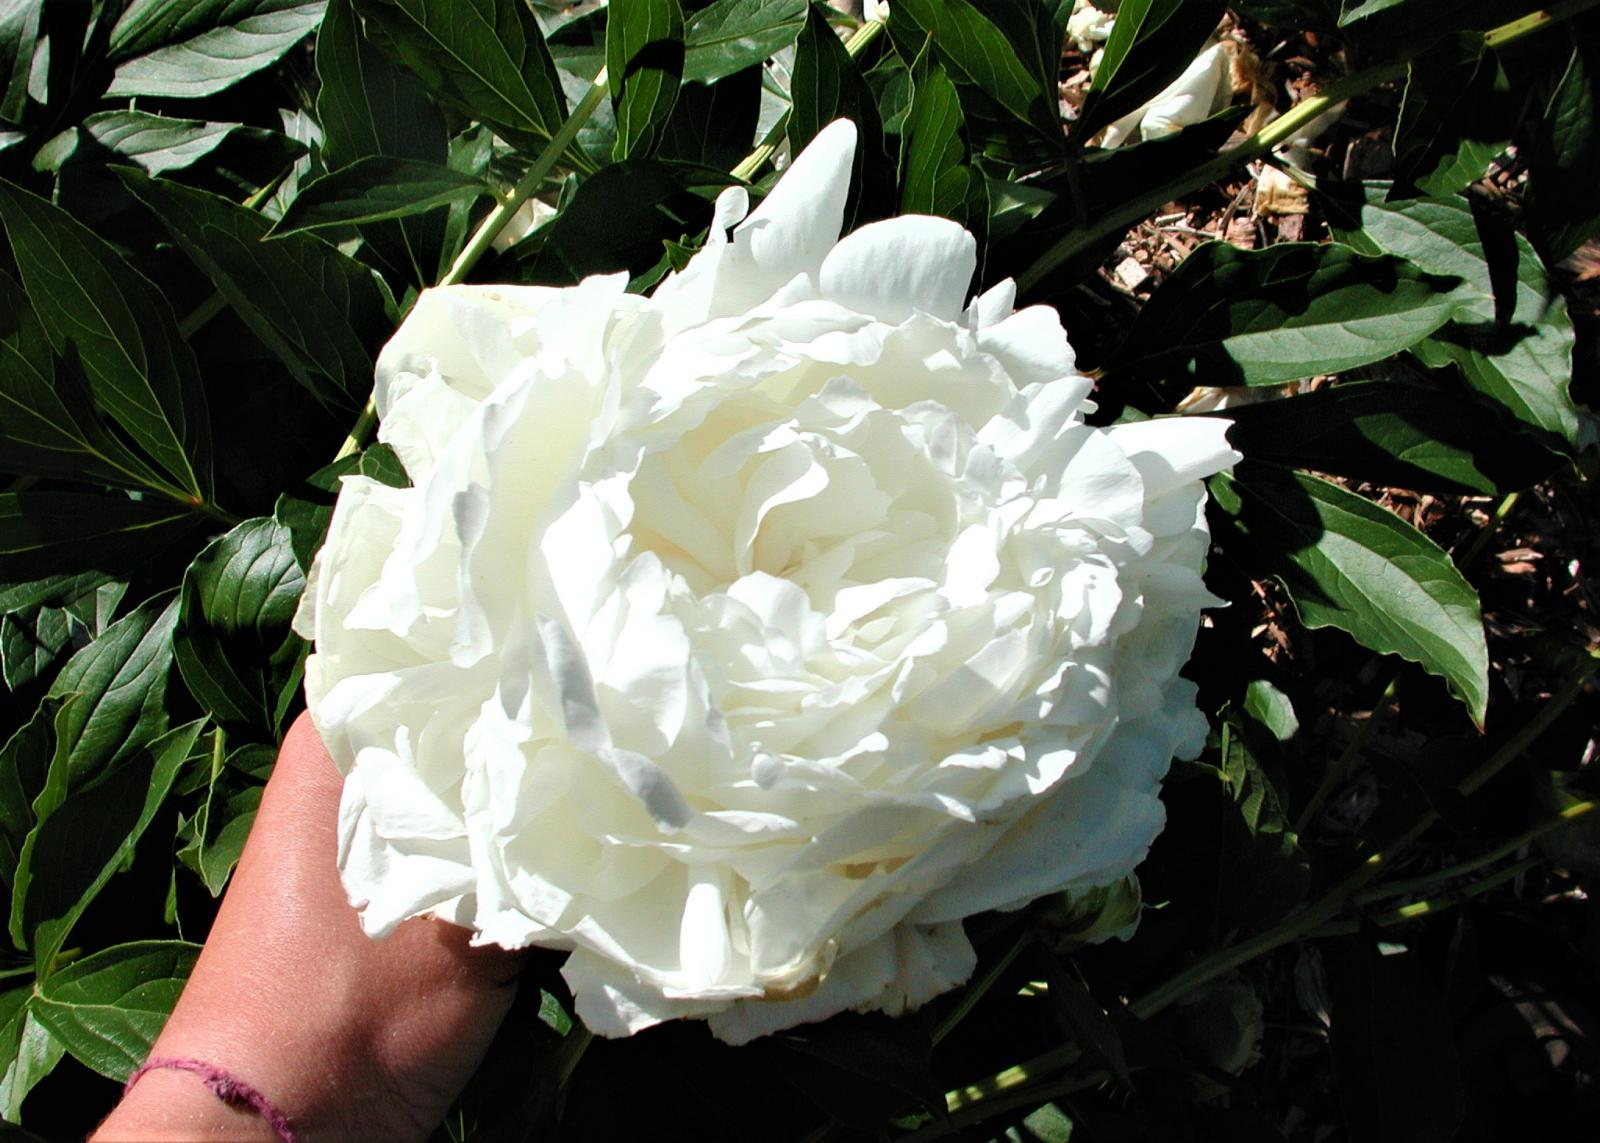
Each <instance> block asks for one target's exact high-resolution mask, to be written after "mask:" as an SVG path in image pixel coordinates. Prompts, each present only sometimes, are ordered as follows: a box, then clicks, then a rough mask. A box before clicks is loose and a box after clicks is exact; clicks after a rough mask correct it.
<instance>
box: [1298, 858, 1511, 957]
mask: <svg viewBox="0 0 1600 1143" xmlns="http://www.w3.org/2000/svg"><path fill="white" fill-rule="evenodd" d="M1539 864H1540V859H1539V858H1537V857H1530V858H1527V859H1525V860H1523V861H1519V862H1517V863H1516V864H1515V865H1508V866H1506V867H1505V868H1504V869H1500V870H1497V871H1495V872H1494V873H1491V874H1490V875H1489V876H1487V877H1484V878H1481V879H1480V880H1477V881H1474V882H1473V883H1472V884H1470V885H1463V886H1462V887H1461V888H1459V889H1456V890H1453V891H1452V892H1450V893H1447V894H1441V895H1440V896H1437V897H1429V898H1427V899H1426V900H1423V901H1413V902H1411V903H1410V904H1409V905H1402V906H1400V907H1399V908H1398V909H1390V910H1389V911H1388V912H1384V913H1372V914H1369V915H1368V916H1366V917H1364V918H1363V919H1362V920H1359V921H1358V920H1355V919H1353V918H1352V919H1350V920H1344V921H1332V922H1330V923H1328V924H1326V925H1323V926H1322V927H1321V928H1320V929H1317V930H1315V931H1314V932H1312V933H1310V934H1308V935H1309V936H1310V937H1312V938H1314V939H1321V938H1323V937H1347V936H1349V935H1351V934H1352V933H1359V932H1360V931H1361V929H1362V926H1363V925H1376V926H1377V927H1378V928H1381V929H1387V928H1391V927H1393V926H1395V925H1403V924H1405V923H1406V922H1407V921H1415V920H1419V919H1420V918H1422V917H1432V916H1435V915H1437V914H1439V913H1443V912H1444V911H1445V910H1447V909H1453V908H1455V907H1456V906H1457V905H1459V904H1461V903H1462V902H1463V901H1468V900H1471V899H1472V898H1473V897H1481V896H1483V894H1485V893H1487V892H1489V890H1491V889H1494V888H1496V887H1498V886H1500V885H1504V884H1505V883H1506V882H1507V881H1511V880H1514V879H1515V878H1518V877H1520V876H1522V875H1523V874H1524V873H1526V872H1528V870H1530V869H1533V868H1536V867H1537V866H1538V865H1539Z"/></svg>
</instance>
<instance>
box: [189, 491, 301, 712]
mask: <svg viewBox="0 0 1600 1143" xmlns="http://www.w3.org/2000/svg"><path fill="white" fill-rule="evenodd" d="M304 588H305V577H304V575H303V574H302V572H301V571H300V566H299V564H297V563H296V562H295V557H294V550H293V548H292V547H291V546H290V536H289V530H288V529H287V528H285V527H284V526H282V525H281V524H278V523H277V522H276V521H273V520H270V519H255V520H246V521H245V522H244V523H242V524H240V525H239V526H238V527H236V528H234V529H233V531H231V532H229V533H228V534H227V535H225V536H222V537H219V538H218V539H216V540H213V541H212V542H211V543H210V544H209V545H207V546H206V548H205V549H204V550H203V551H201V553H200V554H199V555H198V556H196V557H195V560H194V562H193V563H192V564H190V565H189V569H188V571H186V572H184V575H183V588H182V592H181V594H180V599H181V601H182V602H181V610H180V612H179V617H178V625H177V628H176V632H175V634H174V638H173V651H174V654H175V656H176V659H177V663H178V670H179V671H180V672H181V673H182V675H183V681H184V682H185V683H186V684H187V685H188V687H189V692H190V693H191V694H193V695H194V697H195V698H196V699H198V700H199V702H200V705H201V706H203V707H205V709H206V710H207V711H209V712H210V713H211V714H212V716H213V717H214V718H216V720H217V721H218V722H219V723H222V724H223V725H225V726H226V725H230V724H239V723H243V724H246V725H248V726H250V727H253V728H254V729H255V730H256V731H257V732H264V733H267V734H272V733H273V732H274V731H275V730H276V726H275V721H274V717H273V716H274V713H275V711H276V707H277V698H278V694H279V693H280V692H281V691H282V690H283V687H284V685H285V683H286V682H287V681H288V679H289V675H290V674H291V673H292V671H293V670H294V667H295V664H296V662H297V660H298V657H299V651H300V640H299V637H298V636H296V635H294V634H293V633H291V632H290V630H289V623H290V621H291V620H292V619H293V618H294V611H295V607H296V605H297V604H298V603H299V600H300V593H301V591H302V590H304Z"/></svg>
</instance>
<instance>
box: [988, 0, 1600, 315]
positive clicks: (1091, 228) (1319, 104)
mask: <svg viewBox="0 0 1600 1143" xmlns="http://www.w3.org/2000/svg"><path fill="white" fill-rule="evenodd" d="M1597 4H1600V0H1566V2H1564V3H1558V4H1552V5H1550V6H1549V7H1548V8H1546V9H1544V10H1542V11H1540V12H1535V13H1532V14H1531V15H1528V16H1524V17H1522V18H1521V19H1518V20H1513V21H1511V22H1510V23H1508V24H1502V25H1501V26H1500V27H1498V28H1494V29H1492V30H1491V31H1489V32H1486V33H1485V34H1484V43H1485V44H1487V45H1488V46H1490V47H1496V48H1498V47H1504V46H1505V45H1507V44H1510V43H1513V42H1515V41H1517V40H1519V39H1521V38H1523V37H1524V36H1527V35H1531V34H1533V33H1534V32H1538V31H1541V30H1543V29H1544V28H1547V27H1549V26H1550V25H1551V24H1552V23H1555V22H1556V21H1558V20H1565V19H1570V18H1571V17H1572V16H1575V15H1577V14H1578V13H1580V12H1583V11H1585V10H1587V9H1589V8H1593V7H1595V6H1596V5H1597ZM1409 67H1410V57H1405V58H1402V59H1397V60H1390V61H1388V62H1387V63H1381V64H1376V65H1374V66H1372V67H1369V68H1366V69H1364V70H1362V71H1358V72H1354V73H1352V74H1350V75H1347V76H1345V77H1344V78H1343V79H1340V80H1338V81H1337V82H1335V83H1334V84H1332V85H1331V86H1329V88H1328V89H1327V90H1326V91H1324V92H1321V93H1320V94H1318V95H1313V96H1310V97H1309V98H1306V99H1302V100H1301V101H1300V102H1299V103H1296V104H1295V105H1294V106H1293V107H1291V108H1289V110H1287V111H1285V112H1284V113H1283V114H1282V115H1280V116H1278V118H1276V119H1274V120H1273V121H1272V122H1271V123H1268V124H1267V125H1266V126H1265V127H1263V128H1261V130H1259V131H1257V132H1256V133H1255V134H1254V135H1252V136H1250V137H1249V138H1248V139H1246V140H1245V141H1244V142H1242V143H1240V144H1239V145H1238V146H1237V147H1234V148H1232V149H1231V150H1227V151H1223V152H1222V153H1221V154H1218V155H1216V156H1214V157H1213V158H1211V159H1210V160H1208V161H1206V162H1204V163H1201V164H1200V165H1199V166H1197V167H1193V168H1191V169H1190V170H1188V171H1186V172H1185V173H1183V174H1182V175H1179V176H1178V177H1177V178H1175V179H1173V180H1172V181H1170V182H1167V183H1164V184H1162V185H1161V186H1159V187H1157V188H1156V189H1154V190H1152V191H1149V192H1147V193H1145V194H1142V195H1140V196H1139V197H1137V198H1134V199H1131V200H1129V201H1128V202H1127V203H1125V204H1124V205H1123V206H1121V207H1119V208H1117V209H1116V210H1113V211H1110V212H1109V213H1107V214H1105V215H1103V216H1102V217H1100V218H1098V219H1096V220H1095V221H1094V222H1092V223H1089V224H1087V225H1085V226H1082V227H1079V228H1077V229H1075V230H1073V231H1071V232H1069V233H1067V234H1065V235H1063V236H1062V237H1061V238H1060V239H1059V240H1057V241H1056V242H1055V243H1054V244H1053V245H1052V246H1051V247H1050V248H1049V249H1047V250H1046V251H1045V252H1044V253H1043V254H1041V255H1039V257H1038V258H1037V259H1035V260H1034V262H1033V264H1032V265H1030V266H1029V267H1028V268H1027V269H1026V270H1024V271H1023V272H1022V273H1020V274H1018V275H1017V289H1018V290H1019V291H1021V292H1024V293H1026V292H1027V291H1029V290H1031V289H1033V288H1034V287H1035V286H1037V285H1038V284H1039V283H1040V282H1041V281H1042V280H1043V279H1044V278H1045V276H1046V275H1047V274H1049V273H1050V272H1051V271H1052V270H1055V269H1056V268H1057V267H1059V266H1062V265H1064V264H1065V263H1067V262H1068V261H1070V260H1071V259H1073V258H1075V257H1077V256H1078V255H1080V254H1082V253H1083V252H1084V251H1086V250H1090V249H1092V248H1093V247H1094V246H1095V245H1096V244H1097V243H1099V242H1100V241H1102V240H1103V239H1106V238H1109V237H1110V236H1111V235H1113V234H1118V233H1121V232H1122V231H1124V230H1127V229H1128V228H1129V227H1130V226H1132V225H1133V224H1134V223H1136V222H1138V221H1139V220H1140V219H1142V218H1144V217H1145V216H1146V215H1148V214H1150V213H1151V212H1152V211H1155V210H1158V209H1159V208H1160V207H1161V205H1162V204H1163V203H1168V202H1171V201H1172V200H1174V199H1178V198H1182V197H1183V196H1184V195H1186V194H1190V193H1192V192H1193V191H1196V190H1199V189H1200V188H1201V187H1204V186H1209V185H1210V184H1211V183H1214V182H1216V181H1218V180H1219V179H1222V178H1223V177H1225V176H1226V175H1228V174H1230V173H1232V172H1233V171H1234V170H1235V169H1236V168H1238V167H1241V166H1243V165H1244V164H1245V163H1248V162H1251V161H1252V160H1255V159H1259V158H1262V157H1264V156H1266V155H1267V154H1269V153H1270V152H1271V151H1272V149H1273V148H1274V147H1277V146H1279V145H1281V144H1283V143H1286V142H1288V141H1289V140H1290V139H1292V138H1294V136H1295V133H1296V132H1298V131H1299V130H1300V129H1301V128H1302V127H1304V126H1305V125H1306V124H1307V123H1310V122H1312V121H1313V120H1315V119H1317V118H1318V117H1320V116H1321V115H1323V114H1324V113H1326V112H1327V111H1329V110H1331V109H1332V108H1333V107H1334V106H1335V105H1336V104H1339V103H1342V102H1344V101H1345V100H1347V99H1350V98H1352V97H1354V96H1358V95H1364V94H1366V93H1367V92H1369V91H1371V90H1372V89H1373V88H1375V87H1377V86H1379V85H1380V84H1384V83H1388V82H1389V81H1391V80H1395V79H1399V78H1400V77H1401V76H1403V75H1405V74H1406V70H1407V69H1408V68H1409Z"/></svg>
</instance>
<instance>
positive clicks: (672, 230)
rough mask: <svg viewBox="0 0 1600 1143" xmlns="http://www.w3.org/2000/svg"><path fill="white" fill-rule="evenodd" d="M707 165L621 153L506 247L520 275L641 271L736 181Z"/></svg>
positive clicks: (697, 224) (565, 277)
mask: <svg viewBox="0 0 1600 1143" xmlns="http://www.w3.org/2000/svg"><path fill="white" fill-rule="evenodd" d="M733 181H734V180H733V176H731V175H729V174H727V173H726V172H723V171H719V170H717V169H715V168H711V167H700V166H694V165H692V164H688V163H666V162H662V161H661V160H659V159H625V160H623V161H622V162H620V163H613V164H612V165H611V166H609V167H606V168H605V169H603V170H601V171H599V172H597V173H596V174H593V175H591V176H589V177H588V178H587V179H585V180H584V181H583V182H582V183H580V184H579V185H578V190H577V193H576V194H575V195H573V197H572V201H571V202H569V203H567V204H566V206H565V208H564V209H563V210H562V212H561V213H560V214H559V215H557V216H556V217H555V218H553V219H551V220H550V221H549V222H547V223H546V224H545V225H543V226H541V227H540V228H539V229H538V230H536V231H534V233H533V234H532V235H531V236H530V237H529V238H527V239H525V240H524V241H522V242H520V243H518V244H517V245H516V246H513V247H512V248H511V255H512V257H514V258H515V259H517V261H518V263H519V270H520V273H519V276H520V277H521V278H523V280H525V281H532V282H540V283H547V284H549V283H558V282H577V281H579V280H580V279H582V278H584V277H587V276H588V275H590V274H604V273H615V272H616V271H618V270H623V269H626V270H628V271H629V272H631V273H633V274H635V275H639V274H643V273H644V272H646V271H647V270H649V269H650V268H651V267H652V266H654V265H656V264H657V263H658V262H659V261H660V260H661V258H662V249H663V247H662V244H663V243H664V242H666V241H669V240H672V239H676V238H679V237H681V236H683V235H685V234H696V233H698V232H699V231H701V230H704V229H705V227H706V224H707V223H709V222H710V221H711V198H712V197H714V196H715V194H716V193H717V192H718V191H720V190H721V189H722V188H723V187H725V186H727V185H728V184H729V183H731V182H733Z"/></svg>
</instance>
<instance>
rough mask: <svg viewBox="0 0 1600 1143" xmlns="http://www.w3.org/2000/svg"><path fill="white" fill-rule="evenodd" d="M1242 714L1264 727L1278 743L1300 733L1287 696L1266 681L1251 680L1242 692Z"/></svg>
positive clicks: (1292, 707)
mask: <svg viewBox="0 0 1600 1143" xmlns="http://www.w3.org/2000/svg"><path fill="white" fill-rule="evenodd" d="M1244 712H1245V714H1247V715H1249V716H1250V717H1251V718H1253V719H1255V720H1256V721H1257V722H1259V723H1260V724H1261V725H1262V726H1264V727H1266V728H1267V730H1268V731H1269V732H1270V733H1271V735H1272V737H1273V738H1275V739H1277V740H1278V741H1279V742H1288V741H1289V740H1290V739H1291V738H1293V737H1294V736H1295V735H1296V734H1299V733H1300V719H1299V718H1298V717H1296V716H1295V713H1294V703H1293V702H1291V701H1290V700H1289V696H1288V695H1286V694H1284V693H1283V692H1282V691H1280V690H1279V689H1278V688H1277V687H1275V686H1273V685H1272V684H1271V683H1269V682H1267V680H1266V679H1251V680H1250V682H1249V684H1248V685H1247V686H1246V687H1245V691H1244Z"/></svg>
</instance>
